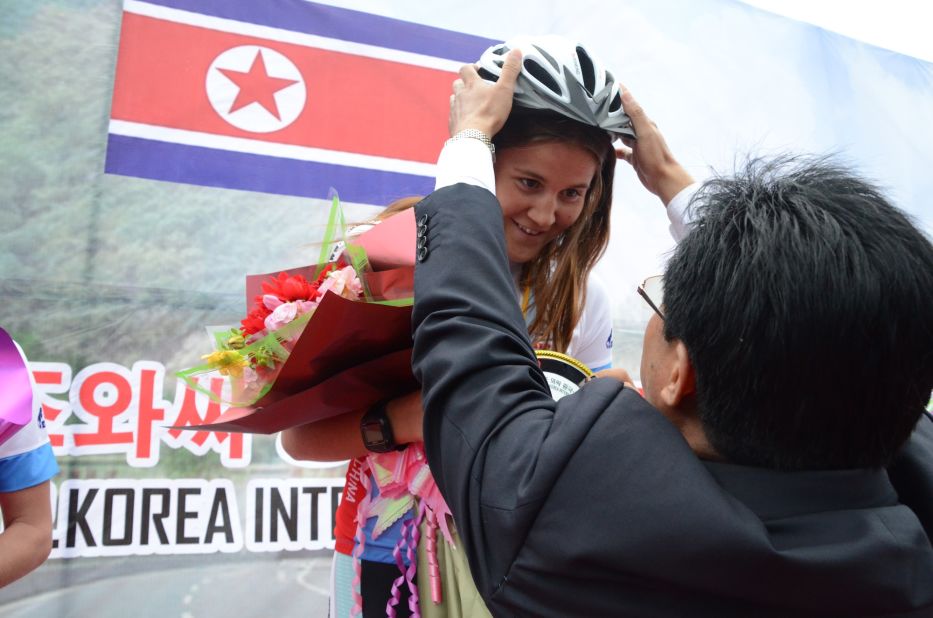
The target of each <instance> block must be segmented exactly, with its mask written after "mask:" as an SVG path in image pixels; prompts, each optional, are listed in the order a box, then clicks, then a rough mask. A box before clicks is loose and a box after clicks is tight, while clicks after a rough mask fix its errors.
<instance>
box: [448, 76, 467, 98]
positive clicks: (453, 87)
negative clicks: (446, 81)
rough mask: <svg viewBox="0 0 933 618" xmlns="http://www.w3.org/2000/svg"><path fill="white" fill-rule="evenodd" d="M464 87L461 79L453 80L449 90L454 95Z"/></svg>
mask: <svg viewBox="0 0 933 618" xmlns="http://www.w3.org/2000/svg"><path fill="white" fill-rule="evenodd" d="M465 87H466V84H465V83H464V82H463V80H462V79H459V78H458V79H455V80H454V82H453V83H452V84H451V85H450V89H451V90H453V91H454V94H457V93H459V92H460V91H461V90H463V89H464V88H465Z"/></svg>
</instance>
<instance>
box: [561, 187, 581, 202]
mask: <svg viewBox="0 0 933 618" xmlns="http://www.w3.org/2000/svg"><path fill="white" fill-rule="evenodd" d="M564 197H566V198H567V199H571V200H575V199H578V198H581V197H583V191H581V190H580V189H566V190H565V191H564Z"/></svg>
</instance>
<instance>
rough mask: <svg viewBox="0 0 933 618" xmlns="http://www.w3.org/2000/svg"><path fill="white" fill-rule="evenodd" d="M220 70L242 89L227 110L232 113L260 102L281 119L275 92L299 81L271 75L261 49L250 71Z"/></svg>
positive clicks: (277, 118) (257, 52)
mask: <svg viewBox="0 0 933 618" xmlns="http://www.w3.org/2000/svg"><path fill="white" fill-rule="evenodd" d="M218 70H219V71H220V72H221V73H223V74H224V75H225V76H226V77H227V79H229V80H230V81H232V82H233V83H234V84H236V85H237V87H239V89H240V92H239V93H237V95H236V99H235V100H234V101H233V105H231V106H230V111H229V112H227V113H228V114H232V113H233V112H235V111H237V110H238V109H241V108H243V107H246V106H247V105H249V104H251V103H259V104H260V105H261V106H263V107H264V108H265V109H266V111H268V112H269V113H270V114H272V115H273V116H275V118H276V120H281V119H282V118H281V116H279V106H278V105H276V103H275V93H276V92H278V91H279V90H282V89H284V88H288V87H289V86H291V85H292V84H296V83H298V82H297V81H296V80H294V79H282V78H279V77H271V76H270V75H269V73H268V72H267V71H266V63H265V61H264V60H263V58H262V51H260V50H257V51H256V57H255V58H253V64H252V65H251V66H250V67H249V71H247V72H245V73H244V72H243V71H234V70H232V69H218Z"/></svg>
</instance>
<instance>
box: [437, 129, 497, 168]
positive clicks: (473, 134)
mask: <svg viewBox="0 0 933 618" xmlns="http://www.w3.org/2000/svg"><path fill="white" fill-rule="evenodd" d="M461 139H475V140H479V141H480V142H482V143H483V144H485V145H486V148H489V152H490V154H492V160H493V161H495V160H496V145H495V144H493V143H492V140H491V139H489V136H488V135H486V134H485V133H483V132H482V131H480V130H479V129H464V130H462V131H459V132H458V133H457V134H456V135H454V136H453V137H451V138H450V139H448V140H447V141H448V142H455V141H457V140H461Z"/></svg>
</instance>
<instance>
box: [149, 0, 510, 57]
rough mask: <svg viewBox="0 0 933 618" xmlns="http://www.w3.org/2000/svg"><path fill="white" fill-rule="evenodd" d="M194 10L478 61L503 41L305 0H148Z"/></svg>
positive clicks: (261, 24) (291, 29)
mask: <svg viewBox="0 0 933 618" xmlns="http://www.w3.org/2000/svg"><path fill="white" fill-rule="evenodd" d="M146 1H147V2H148V3H150V4H158V5H161V6H166V7H170V8H175V9H181V10H184V11H190V12H192V13H200V14H202V15H212V16H214V17H222V18H224V19H232V20H234V21H240V22H246V23H251V24H257V25H260V26H269V27H272V28H281V29H283V30H290V31H292V32H304V33H306V34H314V35H318V36H323V37H327V38H331V39H340V40H341V41H352V42H355V43H365V44H366V45H376V46H379V47H387V48H389V49H397V50H401V51H407V52H413V53H417V54H424V55H427V56H434V57H436V58H447V59H449V60H456V61H457V62H475V61H476V60H477V59H478V58H479V56H480V54H481V53H482V52H483V50H485V49H486V48H487V47H489V46H491V45H494V44H495V43H498V42H499V41H496V40H493V39H487V38H484V37H479V36H474V35H470V34H463V33H461V32H454V31H453V30H444V29H442V28H434V27H431V26H425V25H422V24H416V23H413V22H409V21H402V20H400V19H392V18H389V17H382V16H381V15H373V14H372V13H364V12H362V11H353V10H350V9H343V8H338V7H335V6H326V5H323V4H316V3H314V2H306V1H305V0H263V1H262V2H231V1H230V0H146Z"/></svg>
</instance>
